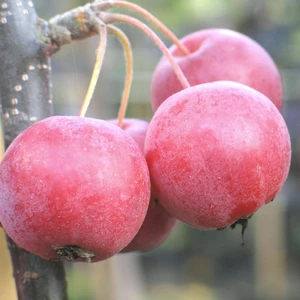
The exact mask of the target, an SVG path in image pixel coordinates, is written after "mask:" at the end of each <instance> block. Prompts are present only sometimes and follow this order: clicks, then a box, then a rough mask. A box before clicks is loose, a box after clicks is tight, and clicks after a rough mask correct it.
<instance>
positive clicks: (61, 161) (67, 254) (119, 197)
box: [0, 117, 150, 261]
mask: <svg viewBox="0 0 300 300" xmlns="http://www.w3.org/2000/svg"><path fill="white" fill-rule="evenodd" d="M149 199H150V180H149V172H148V168H147V164H146V161H145V157H144V155H143V153H142V151H141V150H140V148H139V147H138V145H137V144H136V142H135V141H134V140H133V139H132V138H131V137H130V136H129V135H128V134H126V133H125V132H124V131H123V130H121V129H120V128H118V127H117V126H114V125H112V124H110V123H108V122H106V121H103V120H96V119H91V118H84V117H51V118H48V119H45V120H42V121H40V122H38V123H36V124H34V125H32V126H30V127H29V128H27V129H26V130H25V131H23V132H22V133H21V134H20V135H19V136H18V137H17V138H16V139H15V140H14V141H13V143H12V144H11V145H10V147H9V148H8V150H7V151H6V153H5V156H4V158H3V160H2V162H1V164H0V207H1V210H0V220H1V223H2V225H3V227H4V229H5V231H6V232H7V234H8V235H9V236H10V237H11V238H12V239H13V240H14V241H15V242H16V243H17V244H18V245H19V246H20V247H22V248H24V249H26V250H28V251H30V252H33V253H35V254H37V255H39V256H41V257H43V258H45V259H58V260H70V261H99V260H103V259H106V258H108V257H110V256H112V255H114V254H116V253H117V252H119V251H121V250H122V249H123V248H124V247H125V246H126V245H128V243H129V242H130V241H131V240H132V239H133V237H134V236H135V235H136V233H137V232H138V230H139V229H140V227H141V225H142V222H143V221H144V218H145V215H146V212H147V208H148V205H149Z"/></svg>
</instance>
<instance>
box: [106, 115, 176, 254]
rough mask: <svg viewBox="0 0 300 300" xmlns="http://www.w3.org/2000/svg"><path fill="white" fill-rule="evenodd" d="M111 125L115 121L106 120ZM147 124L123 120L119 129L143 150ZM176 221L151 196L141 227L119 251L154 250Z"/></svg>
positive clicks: (139, 121)
mask: <svg viewBox="0 0 300 300" xmlns="http://www.w3.org/2000/svg"><path fill="white" fill-rule="evenodd" d="M108 122H111V123H113V124H116V125H117V123H118V121H117V120H108ZM148 126H149V123H148V122H146V121H143V120H139V119H124V120H123V123H122V126H121V128H122V129H123V130H124V131H125V132H126V133H128V134H129V135H130V136H131V137H132V138H133V139H134V140H135V141H136V143H137V144H138V145H139V146H140V148H141V149H142V150H144V142H145V137H146V133H147V129H148ZM176 223H177V219H176V218H174V217H173V216H171V215H170V214H169V213H168V212H167V211H166V210H165V209H164V208H163V207H162V206H161V204H160V203H159V200H158V199H157V198H155V196H153V193H152V196H151V198H150V204H149V207H148V211H147V214H146V218H145V220H144V222H143V225H142V227H141V228H140V230H139V231H138V233H137V235H136V236H135V237H134V239H133V240H132V241H131V242H130V243H129V244H128V245H127V246H126V247H125V248H124V249H123V250H122V251H121V252H131V251H148V250H151V249H153V248H156V247H157V246H159V245H160V244H161V243H163V242H164V241H165V239H166V238H167V237H168V236H169V235H170V233H171V232H172V230H173V228H174V227H175V224H176Z"/></svg>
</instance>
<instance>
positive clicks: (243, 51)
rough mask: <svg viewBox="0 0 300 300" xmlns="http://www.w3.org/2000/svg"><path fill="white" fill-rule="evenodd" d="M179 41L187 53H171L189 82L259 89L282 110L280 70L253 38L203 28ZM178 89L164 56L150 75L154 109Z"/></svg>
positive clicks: (179, 85)
mask: <svg viewBox="0 0 300 300" xmlns="http://www.w3.org/2000/svg"><path fill="white" fill-rule="evenodd" d="M181 42H182V44H183V45H184V46H185V47H187V48H188V49H189V50H190V54H188V55H183V54H182V52H181V50H179V49H178V47H177V46H172V47H171V48H170V52H171V54H172V55H173V56H174V57H175V59H176V61H177V63H178V64H179V66H180V68H181V69H182V71H183V73H184V74H185V76H186V78H187V80H188V81H189V83H190V85H192V86H193V85H198V84H201V83H208V82H213V81H220V80H228V81H235V82H239V83H242V84H245V85H247V86H250V87H252V88H254V89H256V90H258V91H260V92H261V93H263V94H264V95H266V96H267V97H268V98H269V99H270V100H271V101H272V102H273V103H274V104H275V105H276V107H277V108H278V109H279V110H280V109H281V106H282V83H281V79H280V74H279V71H278V69H277V67H276V65H275V63H274V61H273V60H272V58H271V57H270V55H269V54H268V53H267V52H266V51H265V50H264V49H263V48H262V47H261V46H260V45H259V44H258V43H256V42H255V41H254V40H252V39H250V38H249V37H247V36H245V35H243V34H241V33H238V32H235V31H232V30H228V29H206V30H200V31H197V32H193V33H191V34H189V35H187V36H185V37H184V38H182V39H181ZM180 90H182V86H181V84H180V82H179V81H178V79H177V77H176V75H175V73H174V71H173V69H172V67H171V65H170V64H169V62H168V61H167V60H166V59H165V57H163V58H162V59H161V60H160V62H159V63H158V65H157V67H156V69H155V71H154V74H153V77H152V83H151V103H152V108H153V110H154V111H156V109H157V108H158V107H159V105H160V104H161V103H162V102H163V101H164V100H165V99H167V98H168V97H169V96H171V95H172V94H175V93H176V92H178V91H180Z"/></svg>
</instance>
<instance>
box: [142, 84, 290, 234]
mask: <svg viewBox="0 0 300 300" xmlns="http://www.w3.org/2000/svg"><path fill="white" fill-rule="evenodd" d="M145 155H146V159H147V162H148V167H149V171H150V177H151V184H152V189H154V190H155V193H156V194H157V195H158V197H160V199H161V204H162V205H163V206H164V207H165V208H166V210H167V211H169V213H170V214H172V215H174V216H175V217H177V218H178V219H180V220H182V221H183V222H185V223H187V224H188V225H190V226H193V227H196V228H199V229H214V228H224V227H227V226H229V225H231V224H233V223H234V222H236V221H237V220H239V219H241V218H246V217H247V216H249V215H251V214H253V213H254V212H255V211H256V210H257V209H258V208H259V207H261V206H263V205H264V204H266V203H268V202H270V201H271V200H272V199H273V198H274V197H275V196H276V194H277V193H278V192H279V190H280V189H281V187H282V186H283V184H284V182H285V180H286V178H287V175H288V171H289V166H290V159H291V145H290V137H289V133H288V129H287V127H286V124H285V122H284V120H283V118H282V116H281V115H280V112H279V111H278V110H277V109H276V107H275V106H274V105H273V103H272V102H271V101H269V99H267V98H266V97H265V96H264V95H263V94H261V93H259V92H257V91H255V90H254V89H251V88H249V87H247V86H244V85H241V84H238V83H234V82H225V81H224V82H214V83H207V84H202V85H198V86H194V87H191V88H188V89H185V90H183V91H181V92H179V93H177V94H174V95H173V96H171V97H170V98H169V99H167V100H166V101H165V102H164V103H163V104H162V105H161V106H160V107H159V108H158V110H157V111H156V113H155V114H154V117H153V119H152V121H151V122H150V125H149V128H148V131H147V135H146V139H145Z"/></svg>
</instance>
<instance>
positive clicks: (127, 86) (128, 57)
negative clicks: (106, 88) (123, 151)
mask: <svg viewBox="0 0 300 300" xmlns="http://www.w3.org/2000/svg"><path fill="white" fill-rule="evenodd" d="M107 29H108V33H109V34H112V35H114V36H115V37H117V38H118V40H119V41H120V42H121V44H122V46H123V50H124V55H125V62H126V77H125V83H124V89H123V95H122V100H121V104H120V108H119V113H118V126H119V127H122V124H123V120H124V117H125V114H126V109H127V105H128V98H129V95H130V90H131V84H132V77H133V55H132V49H131V45H130V41H129V39H128V37H127V36H126V34H125V33H124V32H123V31H122V30H120V29H119V28H117V27H115V26H113V25H108V28H107Z"/></svg>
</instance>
